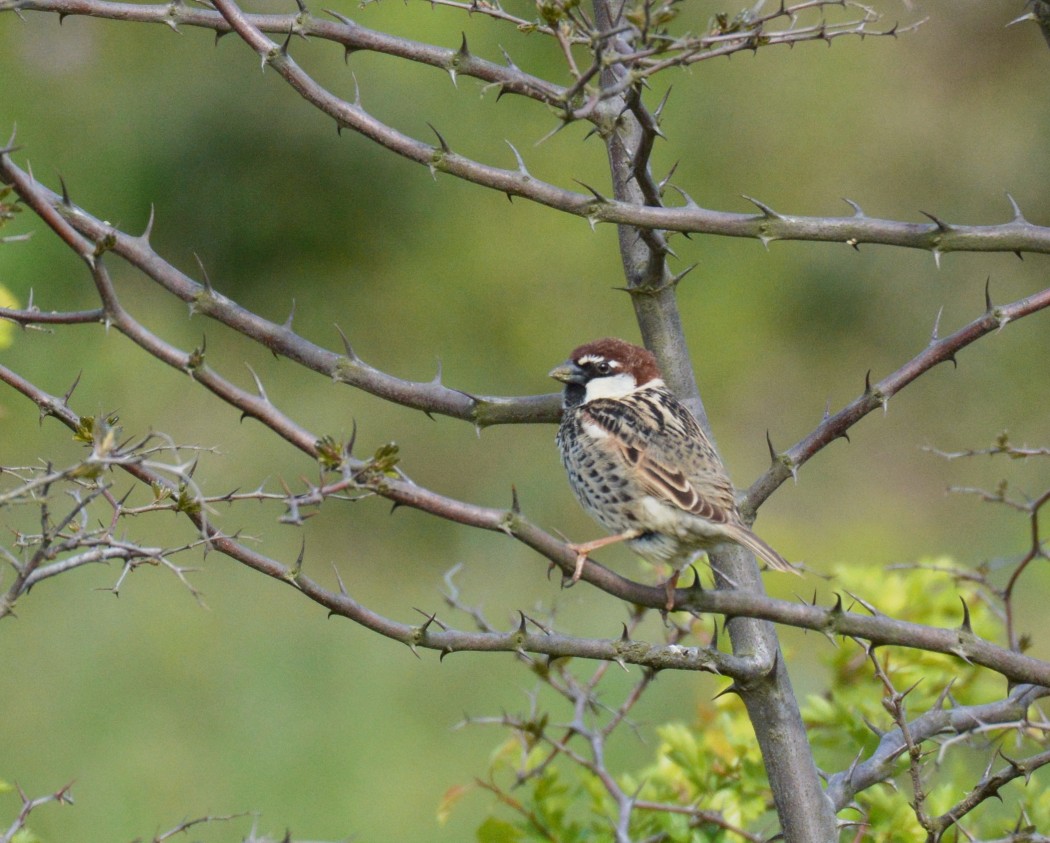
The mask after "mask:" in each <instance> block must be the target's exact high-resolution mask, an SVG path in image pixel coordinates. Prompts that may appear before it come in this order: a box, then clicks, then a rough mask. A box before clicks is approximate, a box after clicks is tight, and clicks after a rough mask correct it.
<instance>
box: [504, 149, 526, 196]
mask: <svg viewBox="0 0 1050 843" xmlns="http://www.w3.org/2000/svg"><path fill="white" fill-rule="evenodd" d="M506 144H507V146H509V147H510V150H511V152H513V153H514V157H515V159H517V162H518V172H519V173H521V174H522V175H523V176H528V175H529V171H528V169H527V168H526V167H525V161H524V159H523V158H522V157H521V153H520V152H518V150H517V147H515V146H514V144H512V143H511V142H510V141H506ZM507 195H508V197H509V196H510V194H507Z"/></svg>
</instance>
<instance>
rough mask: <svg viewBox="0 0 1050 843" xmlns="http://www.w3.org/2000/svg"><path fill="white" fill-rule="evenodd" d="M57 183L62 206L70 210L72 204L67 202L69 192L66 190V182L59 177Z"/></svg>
mask: <svg viewBox="0 0 1050 843" xmlns="http://www.w3.org/2000/svg"><path fill="white" fill-rule="evenodd" d="M58 183H59V184H60V185H61V186H62V204H63V205H65V206H66V207H67V208H72V207H73V203H72V202H70V201H69V190H68V188H66V180H65V179H64V178H62V176H61V175H59V177H58Z"/></svg>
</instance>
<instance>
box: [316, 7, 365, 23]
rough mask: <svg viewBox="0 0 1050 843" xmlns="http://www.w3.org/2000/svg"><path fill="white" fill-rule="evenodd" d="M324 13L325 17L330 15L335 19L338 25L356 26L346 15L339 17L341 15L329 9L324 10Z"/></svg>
mask: <svg viewBox="0 0 1050 843" xmlns="http://www.w3.org/2000/svg"><path fill="white" fill-rule="evenodd" d="M324 13H325V14H326V15H331V16H332V17H333V18H335V19H336V20H337V21H339V23H342V24H345V25H346V26H356V25H357V24H355V23H354V22H353V21H352V20H350V18H348V17H347V16H346V15H341V14H339V12H333V11H332V10H331V9H325V10H324Z"/></svg>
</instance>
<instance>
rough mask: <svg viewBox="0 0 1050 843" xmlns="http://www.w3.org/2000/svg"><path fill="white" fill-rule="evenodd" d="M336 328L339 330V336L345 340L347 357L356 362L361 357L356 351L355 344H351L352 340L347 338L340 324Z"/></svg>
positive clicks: (344, 348)
mask: <svg viewBox="0 0 1050 843" xmlns="http://www.w3.org/2000/svg"><path fill="white" fill-rule="evenodd" d="M335 329H336V330H337V331H338V332H339V337H340V339H342V341H343V350H344V351H345V352H346V356H347V359H349V360H352V361H354V362H355V363H356V362H357V361H358V360H359V359H360V358H359V357H358V356H357V354H356V353H355V352H354V349H353V346H351V345H350V340H348V339H347V338H346V334H344V333H343V329H342V328H340V327H339V326H338V325H336V326H335Z"/></svg>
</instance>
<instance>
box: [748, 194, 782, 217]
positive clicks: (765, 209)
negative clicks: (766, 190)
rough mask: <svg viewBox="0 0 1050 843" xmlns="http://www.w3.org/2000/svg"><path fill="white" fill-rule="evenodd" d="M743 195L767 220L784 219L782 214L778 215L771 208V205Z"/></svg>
mask: <svg viewBox="0 0 1050 843" xmlns="http://www.w3.org/2000/svg"><path fill="white" fill-rule="evenodd" d="M742 195H743V197H744V198H745V199H746V200H747V201H748V202H750V203H751V204H752V205H754V206H755V207H756V208H758V210H760V211H761V212H762V216H764V217H765V218H766V219H770V220H779V219H783V217H782V216H781V215H780V214H778V213H777V212H776V211H774V210H773V209H772V208H770V207H769V205H767V204H766V203H765V202H760V201H759V200H758V199H755V198H754V197H753V196H748V195H747V194H746V193H745V194H742Z"/></svg>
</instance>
